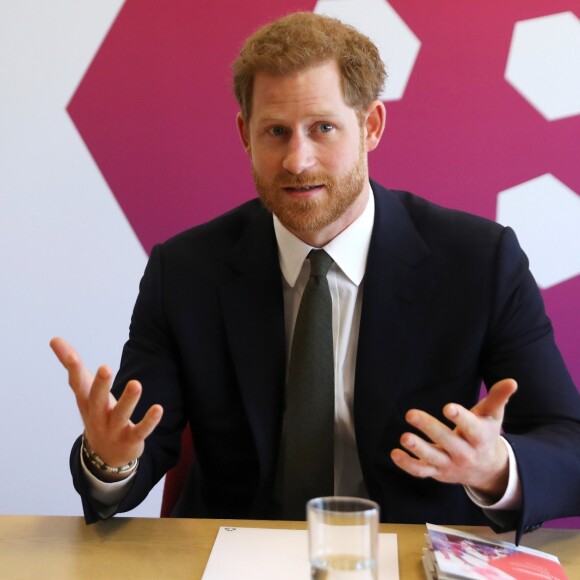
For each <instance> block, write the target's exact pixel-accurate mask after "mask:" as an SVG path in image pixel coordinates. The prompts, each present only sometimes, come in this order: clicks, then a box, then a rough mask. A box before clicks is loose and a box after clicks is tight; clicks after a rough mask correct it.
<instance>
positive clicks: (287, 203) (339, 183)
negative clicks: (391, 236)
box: [252, 131, 368, 233]
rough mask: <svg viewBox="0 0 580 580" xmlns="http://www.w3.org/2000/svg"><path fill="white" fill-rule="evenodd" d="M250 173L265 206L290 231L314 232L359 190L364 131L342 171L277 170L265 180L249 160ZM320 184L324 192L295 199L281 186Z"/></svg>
mask: <svg viewBox="0 0 580 580" xmlns="http://www.w3.org/2000/svg"><path fill="white" fill-rule="evenodd" d="M252 175H253V177H254V183H255V185H256V191H257V192H258V195H259V196H260V199H261V200H262V203H263V204H264V205H265V206H266V208H267V209H268V210H269V211H271V212H272V213H273V214H274V215H276V217H277V218H278V219H279V220H280V222H281V223H282V224H283V225H284V226H285V227H286V228H287V229H288V230H290V231H294V232H305V233H306V232H315V231H318V230H321V229H323V228H325V227H326V226H328V225H330V224H331V223H333V222H335V221H336V220H337V219H338V218H340V217H341V216H342V214H343V213H344V212H345V211H346V210H347V209H348V208H349V207H350V206H351V205H352V204H353V202H354V201H355V200H356V198H357V197H358V196H359V195H360V194H361V192H362V190H363V187H364V184H365V181H366V180H367V179H368V177H367V176H368V170H367V158H366V151H365V147H364V135H363V131H361V140H360V146H359V156H358V159H357V160H356V161H355V162H354V163H353V165H352V166H351V167H350V168H349V169H347V170H346V171H345V172H344V173H342V174H339V175H330V174H326V173H316V172H305V173H300V174H298V175H294V174H291V173H288V172H284V173H283V174H280V175H279V176H278V177H276V178H275V179H274V181H272V182H267V181H266V180H265V179H262V177H261V176H260V175H259V173H258V172H257V171H256V168H255V166H254V164H252ZM307 185H323V186H324V188H325V190H326V192H325V195H324V196H323V197H317V198H316V199H297V198H294V197H292V196H291V195H289V194H288V193H287V192H286V191H285V189H284V188H287V187H304V186H307Z"/></svg>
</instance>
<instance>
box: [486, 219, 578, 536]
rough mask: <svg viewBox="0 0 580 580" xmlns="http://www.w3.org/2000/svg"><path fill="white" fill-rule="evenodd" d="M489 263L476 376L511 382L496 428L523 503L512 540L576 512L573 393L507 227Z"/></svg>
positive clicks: (525, 264) (524, 263) (539, 301)
mask: <svg viewBox="0 0 580 580" xmlns="http://www.w3.org/2000/svg"><path fill="white" fill-rule="evenodd" d="M496 268H497V272H496V276H495V280H496V285H495V296H494V303H493V305H492V315H491V318H490V324H489V328H488V332H487V337H486V342H485V347H484V352H483V355H482V376H483V378H484V381H485V383H486V385H487V387H488V388H489V387H491V385H493V384H494V383H495V382H496V381H498V380H500V379H503V378H513V379H515V380H516V381H517V383H518V391H517V392H516V394H515V395H514V396H513V397H512V399H511V400H510V402H509V403H508V405H507V408H506V414H505V418H504V430H505V437H506V439H507V440H508V441H509V443H510V444H511V445H512V448H513V450H514V454H515V456H516V459H517V464H518V472H519V477H520V481H521V486H522V495H523V506H522V511H521V513H520V514H519V521H517V523H516V526H515V527H516V539H517V540H519V538H520V537H521V535H522V534H523V533H526V532H529V531H531V530H534V529H536V528H537V527H539V526H541V525H542V524H543V523H544V522H545V521H546V520H548V519H554V518H559V517H567V516H573V515H580V494H579V493H578V490H579V489H580V396H579V395H578V391H577V390H576V387H575V386H574V384H573V382H572V379H571V377H570V375H569V373H568V371H567V369H566V366H565V364H564V361H563V359H562V357H561V355H560V352H559V350H558V348H557V346H556V343H555V340H554V332H553V329H552V325H551V322H550V320H549V318H548V317H547V315H546V313H545V309H544V304H543V300H542V297H541V295H540V291H539V289H538V287H537V285H536V283H535V281H534V279H533V277H532V275H531V273H530V271H529V268H528V260H527V258H526V256H525V254H524V253H523V251H522V250H521V248H520V247H519V244H518V242H517V239H516V236H515V234H514V233H513V231H512V230H511V229H510V228H506V229H505V230H504V233H503V235H502V239H501V241H500V244H499V249H498V254H497V261H496ZM506 515H507V514H506ZM507 519H508V520H509V518H507ZM512 524H513V522H509V523H508V522H506V525H507V526H508V527H512Z"/></svg>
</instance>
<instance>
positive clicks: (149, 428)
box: [133, 405, 163, 439]
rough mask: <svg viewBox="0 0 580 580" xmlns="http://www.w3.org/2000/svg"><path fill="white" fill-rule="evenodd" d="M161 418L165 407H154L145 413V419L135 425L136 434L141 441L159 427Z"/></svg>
mask: <svg viewBox="0 0 580 580" xmlns="http://www.w3.org/2000/svg"><path fill="white" fill-rule="evenodd" d="M161 417H163V407H162V406H161V405H152V406H151V407H149V409H148V410H147V413H145V416H144V417H143V419H141V421H139V423H137V424H136V425H135V428H134V430H133V431H134V434H135V435H137V436H138V437H140V438H141V439H146V438H147V437H149V435H151V433H152V432H153V430H154V429H155V427H157V425H158V424H159V421H161Z"/></svg>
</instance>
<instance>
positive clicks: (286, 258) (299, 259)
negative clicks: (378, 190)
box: [274, 190, 375, 287]
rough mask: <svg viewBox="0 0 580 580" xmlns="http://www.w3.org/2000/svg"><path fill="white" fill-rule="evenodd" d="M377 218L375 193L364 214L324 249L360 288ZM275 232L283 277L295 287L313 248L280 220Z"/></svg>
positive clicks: (275, 222) (276, 220)
mask: <svg viewBox="0 0 580 580" xmlns="http://www.w3.org/2000/svg"><path fill="white" fill-rule="evenodd" d="M374 218H375V199H374V196H373V192H372V190H371V191H370V194H369V197H368V201H367V204H366V206H365V209H364V210H363V212H362V214H361V215H360V216H359V217H358V218H357V219H356V220H355V221H354V222H352V224H350V226H348V227H347V228H346V229H345V230H344V231H342V232H341V233H340V234H339V235H338V236H336V237H335V238H334V239H333V240H331V241H330V242H329V243H328V244H326V246H324V250H326V252H328V254H329V255H330V257H331V258H332V259H333V260H334V262H335V263H336V264H337V265H338V267H339V268H340V269H341V270H342V271H343V272H344V274H345V275H346V276H347V277H348V278H349V280H350V281H351V282H352V283H353V284H355V285H356V286H358V285H360V283H361V282H362V279H363V276H364V273H365V268H366V263H367V256H368V253H369V246H370V243H371V234H372V231H373V222H374ZM274 231H275V232H276V240H277V242H278V255H279V259H280V268H281V270H282V275H283V276H284V278H285V280H286V282H288V284H289V285H290V286H291V287H294V284H296V280H297V278H298V275H299V274H300V270H301V269H302V264H303V263H304V260H305V259H306V256H308V253H309V252H310V250H312V249H313V247H312V246H309V245H308V244H306V243H304V242H303V241H302V240H300V239H298V238H297V237H296V236H295V235H294V234H293V233H292V232H290V231H288V230H287V229H286V228H285V227H284V226H283V225H282V224H281V223H280V220H279V219H278V218H277V217H276V216H274Z"/></svg>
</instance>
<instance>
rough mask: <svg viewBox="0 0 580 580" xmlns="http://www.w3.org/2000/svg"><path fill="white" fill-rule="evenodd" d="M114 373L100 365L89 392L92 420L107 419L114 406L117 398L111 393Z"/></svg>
mask: <svg viewBox="0 0 580 580" xmlns="http://www.w3.org/2000/svg"><path fill="white" fill-rule="evenodd" d="M112 378H113V373H112V372H111V369H110V368H109V367H108V366H106V365H104V366H101V367H99V369H98V370H97V374H96V375H95V380H94V381H93V384H92V385H91V389H90V393H89V400H88V404H89V412H90V416H91V420H92V421H95V420H96V421H98V422H101V421H106V415H107V412H108V411H109V410H110V409H111V408H112V407H113V406H114V404H115V400H114V398H113V396H112V395H111V393H110V389H111V381H112Z"/></svg>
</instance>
